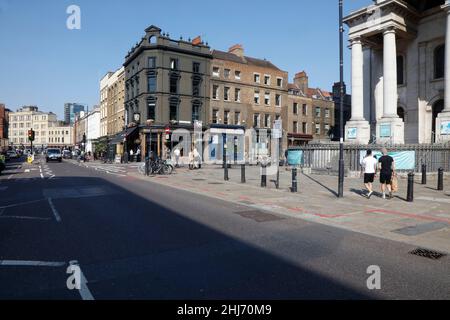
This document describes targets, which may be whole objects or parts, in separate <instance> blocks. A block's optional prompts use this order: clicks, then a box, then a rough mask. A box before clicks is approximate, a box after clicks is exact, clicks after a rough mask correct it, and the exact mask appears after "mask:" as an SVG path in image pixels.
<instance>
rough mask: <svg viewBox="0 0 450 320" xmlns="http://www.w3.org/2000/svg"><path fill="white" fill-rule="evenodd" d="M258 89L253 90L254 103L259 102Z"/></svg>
mask: <svg viewBox="0 0 450 320" xmlns="http://www.w3.org/2000/svg"><path fill="white" fill-rule="evenodd" d="M259 99H260V98H259V90H256V91H255V96H254V102H255V104H259Z"/></svg>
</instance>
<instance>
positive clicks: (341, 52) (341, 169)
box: [338, 0, 344, 198]
mask: <svg viewBox="0 0 450 320" xmlns="http://www.w3.org/2000/svg"><path fill="white" fill-rule="evenodd" d="M339 69H340V70H339V74H340V109H339V130H340V142H339V186H338V197H339V198H343V197H344V24H343V0H339Z"/></svg>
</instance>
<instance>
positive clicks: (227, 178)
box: [223, 156, 230, 181]
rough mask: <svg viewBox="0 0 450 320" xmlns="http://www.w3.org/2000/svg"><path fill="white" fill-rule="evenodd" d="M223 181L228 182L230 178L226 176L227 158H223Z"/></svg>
mask: <svg viewBox="0 0 450 320" xmlns="http://www.w3.org/2000/svg"><path fill="white" fill-rule="evenodd" d="M223 179H224V180H225V181H229V180H230V177H229V176H228V163H227V156H225V166H224V169H223Z"/></svg>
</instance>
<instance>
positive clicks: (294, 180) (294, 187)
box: [291, 168, 297, 193]
mask: <svg viewBox="0 0 450 320" xmlns="http://www.w3.org/2000/svg"><path fill="white" fill-rule="evenodd" d="M291 192H293V193H294V192H297V168H292V188H291Z"/></svg>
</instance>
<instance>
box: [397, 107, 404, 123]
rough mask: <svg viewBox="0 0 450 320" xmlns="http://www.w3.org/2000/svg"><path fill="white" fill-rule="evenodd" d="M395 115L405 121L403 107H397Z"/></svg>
mask: <svg viewBox="0 0 450 320" xmlns="http://www.w3.org/2000/svg"><path fill="white" fill-rule="evenodd" d="M397 115H398V116H399V117H400V119H402V120H403V122H405V109H403V108H402V107H398V108H397Z"/></svg>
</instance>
